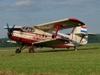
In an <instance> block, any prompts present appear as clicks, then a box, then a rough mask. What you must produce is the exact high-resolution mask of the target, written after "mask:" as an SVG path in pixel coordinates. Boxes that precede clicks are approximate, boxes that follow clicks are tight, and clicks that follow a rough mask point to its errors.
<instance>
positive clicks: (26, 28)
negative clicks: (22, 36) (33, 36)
mask: <svg viewBox="0 0 100 75" xmlns="http://www.w3.org/2000/svg"><path fill="white" fill-rule="evenodd" d="M22 30H23V31H25V32H34V31H35V29H34V28H33V27H22Z"/></svg>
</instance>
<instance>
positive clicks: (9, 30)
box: [7, 23, 15, 33]
mask: <svg viewBox="0 0 100 75" xmlns="http://www.w3.org/2000/svg"><path fill="white" fill-rule="evenodd" d="M14 27H15V25H13V26H12V28H9V25H8V23H7V30H8V32H10V33H12V31H13V30H14Z"/></svg>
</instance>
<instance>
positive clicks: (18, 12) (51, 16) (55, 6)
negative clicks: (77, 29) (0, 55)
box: [0, 0, 100, 38]
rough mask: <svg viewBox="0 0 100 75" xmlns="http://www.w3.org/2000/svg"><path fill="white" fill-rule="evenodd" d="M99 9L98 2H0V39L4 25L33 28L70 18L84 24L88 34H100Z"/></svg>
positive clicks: (32, 0) (99, 3)
mask: <svg viewBox="0 0 100 75" xmlns="http://www.w3.org/2000/svg"><path fill="white" fill-rule="evenodd" d="M99 7H100V0H0V38H4V37H6V32H7V30H5V29H3V26H5V25H6V23H8V24H9V25H11V26H12V25H14V24H15V25H16V26H34V25H38V24H41V23H47V22H52V21H56V20H61V19H65V18H71V17H72V18H77V19H79V20H81V21H82V22H84V23H85V24H86V26H87V29H88V32H90V33H100V20H99V18H100V8H99ZM62 32H65V33H67V31H62Z"/></svg>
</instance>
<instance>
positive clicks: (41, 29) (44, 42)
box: [4, 18, 88, 53]
mask: <svg viewBox="0 0 100 75" xmlns="http://www.w3.org/2000/svg"><path fill="white" fill-rule="evenodd" d="M68 28H73V30H72V32H71V34H70V35H67V34H63V33H59V30H63V29H68ZM4 29H7V31H8V32H7V35H8V37H9V38H10V39H11V40H12V41H14V42H16V43H17V44H19V46H20V47H19V48H18V49H16V50H15V52H16V53H21V51H22V50H23V49H24V48H25V47H26V46H29V53H34V48H35V47H41V48H42V47H51V48H53V49H54V48H71V47H73V48H74V49H75V50H76V49H77V48H76V47H77V46H82V45H85V44H86V43H87V39H88V35H87V28H86V25H85V24H84V23H83V22H82V21H80V20H78V19H76V18H67V19H62V20H57V21H53V22H49V23H44V24H39V25H35V26H15V25H13V26H9V25H8V23H7V26H5V27H4ZM52 32H53V34H52ZM59 35H60V36H59Z"/></svg>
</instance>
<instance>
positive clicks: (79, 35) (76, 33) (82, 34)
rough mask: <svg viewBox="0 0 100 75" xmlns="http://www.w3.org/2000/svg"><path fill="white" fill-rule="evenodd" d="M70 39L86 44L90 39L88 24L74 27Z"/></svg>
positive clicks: (79, 43)
mask: <svg viewBox="0 0 100 75" xmlns="http://www.w3.org/2000/svg"><path fill="white" fill-rule="evenodd" d="M70 39H72V40H73V42H74V43H75V44H77V45H84V44H86V43H87V40H88V36H87V28H86V25H83V26H79V27H75V28H73V30H72V33H71V34H70Z"/></svg>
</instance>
